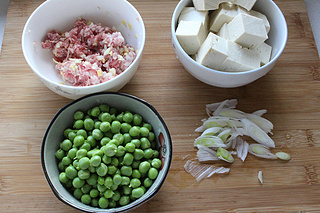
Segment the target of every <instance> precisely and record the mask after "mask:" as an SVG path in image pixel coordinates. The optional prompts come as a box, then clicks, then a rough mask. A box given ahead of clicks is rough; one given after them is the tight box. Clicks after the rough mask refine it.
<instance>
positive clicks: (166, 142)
mask: <svg viewBox="0 0 320 213" xmlns="http://www.w3.org/2000/svg"><path fill="white" fill-rule="evenodd" d="M99 104H108V105H110V106H112V107H115V108H117V109H118V110H122V111H125V110H129V111H131V112H133V113H138V114H140V115H141V116H142V117H143V119H144V121H146V122H148V123H150V124H151V125H152V127H153V132H154V134H155V140H156V143H157V145H158V147H159V153H160V156H159V157H160V159H161V161H162V165H163V166H162V168H161V170H160V171H159V174H158V176H157V178H156V179H155V180H154V182H153V184H152V186H151V187H150V188H149V189H148V190H147V191H146V193H145V194H144V195H143V196H142V197H140V198H139V199H137V200H135V201H133V202H132V203H129V204H127V205H125V206H122V207H117V208H110V209H101V208H97V207H92V206H89V205H85V204H83V203H82V202H81V201H79V200H77V199H76V198H75V197H74V196H73V195H72V194H71V193H70V192H69V191H68V190H67V189H66V188H65V187H64V186H63V185H62V184H61V183H60V181H59V169H58V166H57V160H56V158H55V152H56V151H57V150H58V149H59V146H60V143H61V141H62V140H63V139H64V136H63V131H64V130H65V129H66V128H69V127H71V126H72V124H73V122H74V120H73V114H74V113H75V112H76V111H77V110H82V111H84V112H86V111H87V110H88V109H89V108H92V107H94V106H97V105H99ZM171 158H172V142H171V137H170V133H169V130H168V128H167V126H166V124H165V122H164V120H163V119H162V118H161V116H160V114H159V113H158V112H157V110H156V109H155V108H154V107H153V106H152V105H151V104H149V103H147V102H146V101H144V100H142V99H139V98H137V97H134V96H132V95H128V94H123V93H114V92H105V93H96V94H92V95H88V96H85V97H82V98H80V99H77V100H75V101H73V102H71V103H69V104H67V105H65V106H64V107H62V108H61V109H60V110H59V111H58V112H57V113H56V115H55V116H54V117H53V119H52V121H51V122H50V124H49V126H48V128H47V130H46V132H45V135H44V138H43V141H42V147H41V163H42V168H43V172H44V175H45V177H46V179H47V182H48V184H49V186H50V187H51V189H52V191H53V193H54V194H55V196H56V197H57V198H58V199H59V200H61V201H62V202H64V203H66V204H68V205H69V206H72V207H74V208H76V209H78V210H81V211H84V212H125V211H129V210H132V209H134V208H136V207H138V206H140V205H142V204H143V203H146V202H147V201H149V200H150V199H151V198H153V197H154V196H155V195H156V194H157V193H158V192H159V190H160V188H161V186H162V184H163V183H164V181H165V178H166V176H167V174H168V172H169V168H170V164H171Z"/></svg>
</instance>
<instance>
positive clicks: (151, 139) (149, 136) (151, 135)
mask: <svg viewBox="0 0 320 213" xmlns="http://www.w3.org/2000/svg"><path fill="white" fill-rule="evenodd" d="M154 138H155V135H154V133H153V132H149V135H148V140H149V141H150V142H153V141H154Z"/></svg>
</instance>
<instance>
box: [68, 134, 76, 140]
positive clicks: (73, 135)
mask: <svg viewBox="0 0 320 213" xmlns="http://www.w3.org/2000/svg"><path fill="white" fill-rule="evenodd" d="M76 136H77V134H76V133H75V132H69V134H68V138H69V140H70V141H73V139H74V138H75V137H76Z"/></svg>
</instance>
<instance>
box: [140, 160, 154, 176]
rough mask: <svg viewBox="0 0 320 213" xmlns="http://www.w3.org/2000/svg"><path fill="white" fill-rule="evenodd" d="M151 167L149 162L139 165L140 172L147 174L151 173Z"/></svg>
mask: <svg viewBox="0 0 320 213" xmlns="http://www.w3.org/2000/svg"><path fill="white" fill-rule="evenodd" d="M150 167H151V165H150V163H149V162H148V161H143V162H142V163H140V165H139V172H141V173H147V172H148V171H149V169H150Z"/></svg>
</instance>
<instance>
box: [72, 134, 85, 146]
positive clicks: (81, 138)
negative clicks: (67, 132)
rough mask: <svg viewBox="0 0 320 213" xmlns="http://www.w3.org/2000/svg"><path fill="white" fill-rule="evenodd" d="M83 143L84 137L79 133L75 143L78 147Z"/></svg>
mask: <svg viewBox="0 0 320 213" xmlns="http://www.w3.org/2000/svg"><path fill="white" fill-rule="evenodd" d="M83 143H84V137H83V136H82V135H77V136H76V137H75V138H74V140H73V144H74V145H75V146H77V147H80V146H82V144H83Z"/></svg>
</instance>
